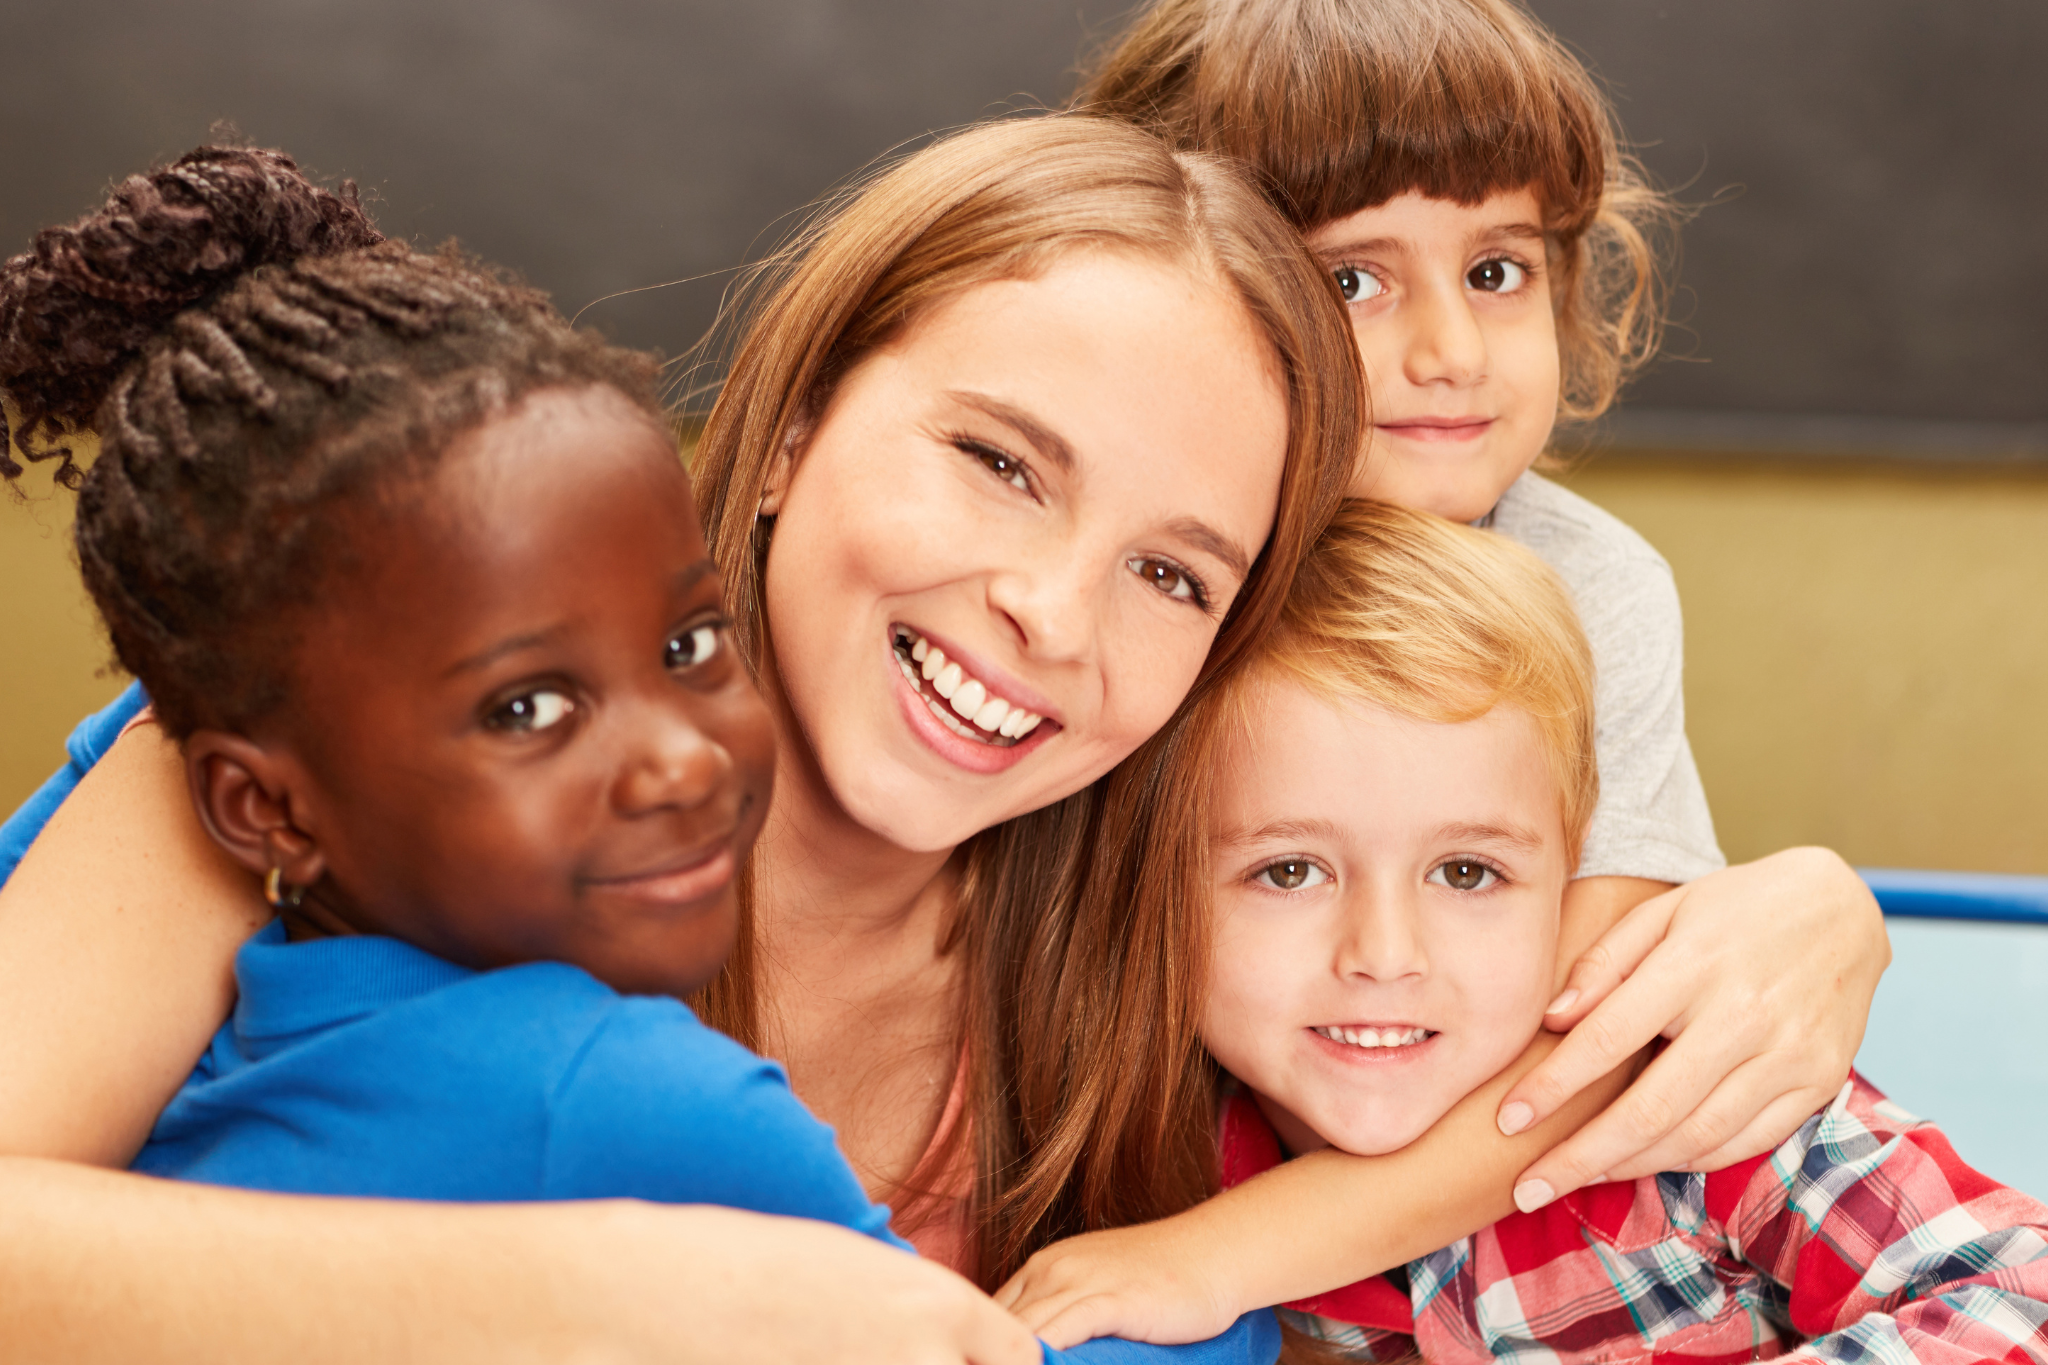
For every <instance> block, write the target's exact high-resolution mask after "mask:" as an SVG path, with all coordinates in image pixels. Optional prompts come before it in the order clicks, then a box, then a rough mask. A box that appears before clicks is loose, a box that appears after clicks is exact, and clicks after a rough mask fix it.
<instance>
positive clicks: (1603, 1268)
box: [1026, 502, 2048, 1365]
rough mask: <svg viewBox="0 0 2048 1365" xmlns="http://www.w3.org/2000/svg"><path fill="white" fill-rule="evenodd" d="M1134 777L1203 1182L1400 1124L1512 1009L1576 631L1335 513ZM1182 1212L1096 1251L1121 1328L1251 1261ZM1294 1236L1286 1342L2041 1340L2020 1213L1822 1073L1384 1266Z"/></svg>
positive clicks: (2021, 1203) (1579, 826)
mask: <svg viewBox="0 0 2048 1365" xmlns="http://www.w3.org/2000/svg"><path fill="white" fill-rule="evenodd" d="M1160 778H1161V788H1162V790H1163V791H1164V792H1167V793H1170V794H1172V795H1173V797H1174V800H1173V801H1172V803H1171V808H1170V809H1168V808H1162V810H1161V812H1160V813H1159V814H1158V816H1157V817H1156V818H1155V819H1154V820H1153V821H1152V823H1151V825H1150V827H1149V829H1148V830H1147V836H1148V844H1149V847H1148V852H1147V854H1146V857H1145V860H1144V861H1145V864H1146V872H1147V874H1148V875H1146V876H1144V877H1143V878H1142V879H1141V882H1140V889H1139V890H1138V891H1137V892H1136V893H1135V894H1136V895H1137V896H1139V897H1140V898H1143V897H1147V896H1153V895H1158V894H1162V893H1161V892H1160V891H1158V890H1155V888H1156V887H1159V886H1161V885H1162V884H1168V883H1173V882H1174V881H1175V878H1176V875H1177V874H1178V875H1179V876H1180V878H1181V879H1180V881H1179V883H1178V888H1177V890H1178V893H1179V894H1182V895H1183V897H1184V898H1185V899H1186V900H1188V901H1192V902H1194V903H1193V904H1190V905H1189V906H1188V907H1187V913H1186V914H1185V915H1184V916H1183V917H1182V921H1181V922H1182V925H1183V928H1182V933H1183V934H1184V936H1185V944H1184V953H1185V956H1186V957H1188V958H1189V959H1191V960H1192V961H1194V962H1197V963H1206V972H1205V973H1204V975H1205V976H1206V981H1205V985H1206V990H1205V992H1204V1004H1203V1008H1202V1012H1201V1016H1200V1020H1201V1022H1200V1033H1201V1040H1202V1043H1203V1045H1204V1046H1205V1047H1206V1048H1207V1051H1208V1054H1209V1056H1210V1057H1212V1058H1213V1059H1214V1062H1215V1065H1216V1068H1218V1070H1219V1071H1220V1079H1221V1080H1222V1081H1223V1084H1222V1086H1221V1088H1220V1091H1216V1090H1212V1091H1211V1093H1213V1094H1216V1095H1217V1097H1218V1099H1219V1100H1220V1105H1219V1107H1218V1109H1216V1110H1215V1111H1213V1112H1214V1113H1215V1115H1216V1122H1217V1129H1216V1131H1217V1133H1218V1137H1219V1144H1218V1146H1219V1163H1218V1164H1219V1167H1220V1170H1219V1175H1220V1183H1221V1184H1222V1185H1223V1186H1225V1187H1226V1188H1228V1187H1231V1186H1236V1185H1238V1184H1240V1183H1242V1182H1244V1181H1247V1180H1249V1179H1251V1178H1252V1177H1254V1176H1257V1175H1259V1174H1261V1173H1262V1172H1265V1171H1268V1170H1271V1169H1274V1168H1276V1167H1278V1166H1280V1165H1281V1164H1282V1163H1283V1162H1285V1161H1287V1160H1289V1159H1290V1158H1293V1157H1297V1156H1301V1155H1304V1154H1306V1153H1311V1152H1316V1151H1319V1150H1321V1149H1324V1148H1336V1149H1338V1150H1339V1151H1343V1152H1348V1153H1352V1154H1354V1155H1359V1156H1377V1155H1380V1154H1383V1153H1387V1152H1391V1151H1394V1150H1397V1149H1399V1148H1402V1147H1405V1146H1406V1145H1407V1144H1408V1143H1410V1142H1412V1141H1413V1140H1414V1139H1415V1138H1416V1137H1417V1136H1419V1135H1420V1134H1421V1133H1422V1132H1423V1131H1424V1130H1426V1129H1428V1128H1429V1127H1431V1126H1432V1125H1434V1124H1435V1123H1436V1122H1437V1121H1438V1120H1439V1119H1441V1118H1442V1117H1443V1115H1444V1114H1445V1113H1446V1112H1448V1111H1449V1110H1450V1109H1451V1108H1452V1107H1453V1106H1454V1105H1456V1104H1457V1103H1459V1102H1460V1101H1461V1100H1462V1099H1463V1098H1464V1097H1465V1096H1466V1095H1467V1094H1468V1093H1470V1092H1471V1091H1473V1090H1474V1089H1475V1088H1476V1087H1478V1086H1480V1085H1481V1084H1483V1083H1484V1082H1485V1081H1486V1080H1487V1079H1488V1078H1489V1077H1491V1076H1492V1075H1494V1074H1495V1073H1496V1072H1497V1071H1499V1070H1500V1069H1501V1068H1502V1067H1503V1066H1505V1065H1507V1064H1508V1063H1509V1062H1510V1061H1511V1060H1512V1059H1513V1058H1514V1057H1516V1056H1517V1055H1519V1054H1520V1052H1521V1051H1522V1050H1523V1049H1524V1048H1526V1047H1527V1046H1528V1044H1529V1041H1530V1039H1531V1038H1532V1037H1534V1036H1535V1034H1536V1033H1537V1032H1538V1030H1539V1029H1540V1028H1541V1026H1542V1021H1543V1015H1544V1003H1545V1001H1546V1000H1547V999H1548V998H1549V995H1550V993H1551V991H1552V989H1553V985H1552V979H1553V972H1554V969H1555V963H1556V958H1557V949H1558V931H1559V924H1560V909H1561V905H1562V901H1563V897H1564V891H1565V887H1566V885H1567V883H1568V881H1569V880H1570V878H1571V876H1572V872H1573V869H1574V865H1575V863H1576V862H1577V860H1578V858H1579V856H1580V853H1581V848H1582V845H1583V841H1584V839H1585V836H1586V832H1587V829H1588V827H1589V825H1590V823H1591V821H1592V818H1593V812H1594V809H1595V807H1596V805H1597V802H1598V799H1599V787H1600V778H1599V773H1598V770H1597V766H1596V763H1595V758H1594V725H1593V668H1592V657H1591V651H1590V650H1589V648H1588V646H1587V642H1586V639H1585V636H1584V633H1583V632H1582V631H1581V630H1580V628H1579V625H1578V623H1577V621H1576V619H1575V615H1574V612H1573V610H1572V605H1571V601H1570V599H1569V597H1568V595H1567V593H1566V591H1565V588H1564V586H1563V584H1562V583H1561V582H1560V581H1559V580H1558V578H1557V576H1556V575H1555V574H1553V573H1552V572H1551V571H1550V570H1549V569H1547V568H1546V567H1545V566H1544V565H1543V564H1542V563H1541V562H1540V561H1539V560H1538V559H1537V558H1536V557H1535V556H1534V555H1533V554H1531V553H1530V552H1529V551H1527V550H1526V549H1524V548H1522V547H1521V546H1519V545H1516V544H1514V543H1512V542H1511V541H1509V540H1507V539H1506V538H1504V537H1498V536H1490V535H1485V534H1482V533H1480V532H1478V531H1475V530H1472V529H1468V528H1466V527H1463V526H1459V525H1456V524H1455V523H1451V522H1446V521H1443V520H1441V519H1439V518H1436V517H1431V516H1427V515H1424V514H1421V513H1416V512H1410V511H1406V510H1404V509H1401V508H1397V507H1391V506H1387V505H1384V504H1374V503H1366V502H1358V503H1353V504H1351V505H1350V506H1349V507H1348V508H1347V509H1346V510H1345V511H1344V512H1342V513H1341V514H1340V515H1339V516H1338V518H1337V520H1336V522H1335V523H1334V524H1333V525H1332V527H1331V528H1330V529H1329V531H1328V532H1326V533H1325V535H1324V537H1323V539H1322V540H1321V542H1320V543H1319V544H1318V546H1317V548H1316V550H1315V552H1314V553H1313V554H1312V555H1311V557H1310V559H1309V560H1308V562H1307V563H1306V564H1305V565H1304V567H1303V569H1302V572H1301V575H1300V577H1299V578H1298V579H1297V580H1296V585H1295V591H1294V594H1293V596H1292V597H1291V598H1290V599H1289V603H1288V607H1287V611H1286V613H1285V614H1284V615H1283V617H1282V618H1281V621H1280V623H1279V625H1278V627H1277V628H1276V629H1275V630H1274V631H1273V632H1272V633H1271V634H1270V635H1269V636H1268V637H1267V638H1266V639H1265V640H1263V641H1262V642H1261V643H1260V645H1259V646H1258V648H1257V651H1256V653H1255V654H1254V656H1253V657H1252V658H1251V659H1250V660H1249V661H1248V663H1247V666H1246V667H1245V668H1244V669H1242V670H1241V671H1239V672H1238V673H1236V674H1234V675H1232V676H1231V677H1230V678H1229V679H1228V680H1227V681H1225V682H1223V683H1222V684H1221V685H1220V686H1219V687H1217V688H1216V689H1214V690H1211V691H1210V692H1208V693H1206V694H1204V695H1202V696H1201V697H1200V698H1199V699H1198V700H1197V701H1196V702H1195V703H1194V704H1193V706H1192V708H1191V711H1190V714H1189V717H1188V720H1187V725H1186V728H1185V730H1184V731H1183V733H1182V737H1181V742H1180V743H1179V744H1178V745H1177V746H1176V747H1175V750H1174V754H1173V756H1172V757H1171V758H1169V759H1167V760H1166V762H1165V764H1164V765H1163V767H1162V770H1161V773H1160ZM1164 894H1175V892H1166V893H1164ZM1176 955H1177V956H1178V955H1180V954H1176ZM1215 1074H1217V1073H1216V1072H1212V1075H1215ZM1181 1222H1183V1220H1181V1219H1173V1220H1168V1221H1167V1222H1166V1223H1163V1224H1159V1225H1155V1227H1154V1228H1152V1229H1150V1230H1148V1232H1149V1236H1148V1237H1145V1238H1141V1239H1133V1238H1125V1239H1124V1240H1123V1241H1122V1242H1121V1243H1120V1244H1119V1246H1120V1255H1121V1257H1122V1264H1116V1263H1115V1262H1114V1261H1111V1262H1104V1261H1102V1260H1100V1259H1098V1260H1097V1261H1096V1263H1095V1266H1094V1270H1095V1273H1096V1282H1095V1285H1094V1286H1093V1287H1094V1288H1095V1289H1098V1290H1110V1291H1112V1292H1113V1291H1114V1290H1115V1289H1116V1288H1118V1287H1120V1286H1124V1287H1127V1286H1128V1285H1131V1284H1137V1285H1140V1286H1142V1288H1141V1290H1140V1291H1139V1293H1138V1294H1137V1295H1136V1296H1135V1298H1130V1297H1127V1299H1126V1311H1127V1312H1129V1313H1130V1314H1131V1316H1130V1317H1127V1318H1125V1319H1124V1320H1123V1328H1124V1330H1126V1331H1131V1330H1134V1329H1137V1328H1138V1327H1139V1326H1140V1324H1141V1323H1142V1322H1143V1321H1144V1320H1145V1317H1146V1309H1145V1307H1144V1306H1143V1304H1142V1300H1143V1299H1144V1298H1146V1297H1147V1296H1149V1297H1151V1298H1154V1299H1158V1300H1166V1299H1171V1298H1173V1297H1175V1296H1177V1295H1178V1296H1188V1297H1194V1296H1201V1295H1206V1296H1208V1297H1210V1298H1212V1299H1214V1300H1216V1301H1218V1302H1220V1303H1222V1304H1230V1303H1232V1302H1234V1301H1235V1300H1239V1299H1244V1298H1245V1297H1246V1295H1247V1294H1248V1293H1250V1294H1253V1295H1255V1294H1256V1293H1257V1291H1256V1290H1249V1289H1248V1287H1249V1286H1251V1285H1253V1284H1255V1283H1268V1284H1269V1283H1270V1282H1271V1276H1272V1273H1273V1268H1272V1267H1271V1266H1269V1265H1253V1264H1250V1263H1248V1261H1247V1260H1246V1258H1245V1257H1244V1255H1243V1253H1242V1251H1241V1250H1240V1249H1239V1248H1238V1247H1236V1246H1234V1245H1231V1244H1229V1243H1228V1242H1227V1241H1219V1240H1210V1241H1209V1242H1208V1245H1207V1246H1206V1247H1202V1248H1191V1246H1190V1244H1189V1242H1190V1239H1188V1238H1185V1237H1182V1236H1179V1235H1177V1234H1178V1229H1177V1228H1176V1224H1179V1223H1181ZM1316 1231H1317V1230H1316V1229H1315V1228H1313V1227H1307V1228H1303V1229H1301V1233H1300V1242H1301V1245H1300V1248H1299V1250H1300V1260H1301V1264H1300V1266H1299V1267H1297V1269H1298V1272H1299V1281H1298V1282H1299V1284H1300V1286H1301V1287H1302V1289H1304V1290H1308V1289H1310V1288H1311V1287H1312V1288H1313V1290H1314V1292H1311V1293H1307V1294H1305V1295H1304V1297H1301V1298H1299V1299H1296V1300H1294V1301H1292V1302H1290V1303H1288V1304H1287V1305H1286V1306H1285V1309H1284V1310H1283V1312H1282V1314H1281V1317H1282V1321H1283V1323H1285V1324H1286V1325H1287V1326H1288V1327H1289V1328H1291V1329H1292V1331H1291V1339H1290V1343H1289V1345H1288V1347H1287V1353H1286V1354H1285V1355H1283V1357H1282V1358H1283V1359H1284V1360H1288V1361H1291V1362H1305V1361H1318V1360H1333V1359H1335V1360H1367V1361H1373V1360H1390V1359H1397V1358H1401V1357H1405V1356H1411V1355H1413V1354H1416V1353H1419V1354H1420V1355H1421V1356H1422V1357H1423V1358H1425V1359H1428V1360H1431V1361H1473V1362H1478V1361H1487V1360H1494V1359H1499V1358H1508V1359H1515V1360H1527V1361H1537V1360H1543V1361H1566V1360H1570V1361H1589V1362H1590V1361H1612V1360H1623V1359H1649V1358H1654V1359H1659V1360H1662V1359H1685V1360H1691V1361H1703V1362H1704V1361H1715V1362H1719V1361H1730V1362H1732V1361H1737V1360H1752V1359H1758V1358H1761V1357H1765V1356H1777V1355H1780V1354H1783V1353H1786V1352H1790V1351H1793V1350H1794V1349H1795V1348H1797V1353H1798V1355H1799V1356H1800V1357H1801V1358H1802V1359H1807V1360H1826V1361H1841V1362H1844V1363H1845V1365H1846V1362H1849V1361H1862V1360H1867V1359H1870V1358H1872V1357H1876V1358H1879V1359H1891V1360H1896V1359H1934V1358H1940V1359H1947V1358H1953V1359H1965V1358H1968V1359H1980V1360H2048V1208H2044V1207H2043V1206H2042V1205H2041V1204H2040V1203H2039V1202H2037V1201H2035V1200H2033V1199H2030V1198H2028V1197H2027V1196H2026V1195H2023V1194H2020V1193H2019V1192H2017V1191H2014V1190H2011V1189H2007V1188H2005V1187H2003V1186H2001V1185H1998V1184H1997V1183H1996V1182H1994V1181H1991V1180H1989V1179H1987V1178H1985V1177H1984V1176H1983V1175H1981V1174H1979V1173H1978V1172H1976V1171H1975V1170H1972V1169H1971V1168H1970V1167H1968V1166H1966V1165H1964V1164H1963V1163H1962V1162H1961V1161H1960V1160H1958V1159H1957V1157H1956V1155H1955V1152H1954V1151H1953V1150H1952V1149H1951V1148H1950V1146H1949V1144H1948V1142H1947V1140H1946V1139H1945V1138H1944V1137H1943V1136H1942V1135H1941V1134H1940V1132H1939V1131H1938V1130H1936V1129H1935V1128H1934V1127H1933V1125H1931V1124H1928V1123H1925V1122H1922V1121H1920V1120H1918V1119H1915V1118H1913V1117H1912V1116H1910V1115H1908V1114H1905V1113H1903V1112H1901V1111H1900V1110H1898V1109H1897V1108H1896V1107H1895V1106H1893V1105H1891V1104H1890V1103H1889V1102H1888V1101H1886V1100H1885V1098H1884V1097H1883V1096H1882V1095H1881V1094H1879V1093H1878V1092H1877V1091H1876V1090H1875V1089H1873V1088H1872V1087H1871V1086H1869V1085H1868V1084H1867V1083H1866V1082H1865V1081H1863V1079H1862V1078H1861V1077H1857V1076H1854V1075H1853V1074H1852V1076H1851V1077H1850V1080H1849V1082H1848V1084H1846V1085H1844V1086H1843V1087H1842V1088H1841V1090H1840V1091H1839V1092H1838V1093H1837V1094H1836V1095H1835V1097H1834V1099H1833V1102H1832V1103H1829V1104H1827V1105H1825V1106H1821V1107H1819V1112H1817V1113H1814V1114H1811V1115H1810V1116H1808V1117H1807V1118H1806V1120H1805V1122H1804V1123H1803V1124H1802V1125H1801V1126H1800V1127H1799V1130H1798V1131H1797V1132H1796V1133H1795V1134H1794V1135H1793V1136H1792V1137H1791V1138H1790V1139H1789V1140H1788V1141H1786V1142H1785V1143H1784V1144H1783V1145H1781V1146H1780V1147H1779V1148H1778V1149H1777V1150H1776V1151H1775V1152H1772V1153H1768V1154H1766V1155H1762V1156H1757V1157H1754V1158H1752V1159H1750V1160H1748V1161H1746V1162H1741V1163H1737V1164H1735V1165H1733V1166H1730V1167H1728V1168H1727V1169H1724V1170H1721V1171H1717V1172H1715V1173H1713V1174H1712V1175H1706V1174H1702V1173H1699V1172H1687V1171H1673V1172H1665V1173H1662V1174H1658V1175H1653V1176H1647V1177H1644V1178H1642V1179H1638V1180H1633V1181H1616V1182H1613V1183H1608V1184H1600V1185H1596V1186H1594V1187H1591V1188H1589V1189H1584V1190H1580V1191H1578V1192H1575V1193H1573V1194H1570V1195H1567V1196H1565V1197H1563V1198H1561V1199H1559V1200H1557V1201H1555V1202H1553V1203H1551V1204H1549V1205H1547V1206H1546V1207H1544V1208H1541V1209H1538V1210H1535V1211H1532V1212H1525V1213H1515V1214H1512V1215H1510V1216H1508V1217H1507V1218H1505V1219H1502V1220H1501V1221H1499V1222H1497V1223H1495V1224H1493V1225H1492V1226H1491V1227H1488V1228H1484V1229H1482V1230H1480V1231H1479V1232H1477V1233H1475V1234H1474V1235H1473V1236H1470V1237H1467V1238H1464V1239H1462V1240H1460V1241H1458V1242H1456V1243H1453V1244H1452V1245H1451V1246H1448V1247H1445V1248H1443V1249H1441V1250H1438V1251H1435V1252H1433V1253H1431V1254H1429V1255H1426V1256H1422V1257H1419V1258H1417V1259H1416V1260H1414V1261H1412V1262H1410V1263H1409V1264H1408V1265H1407V1266H1405V1267H1402V1268H1398V1269H1397V1270H1395V1271H1394V1272H1391V1273H1389V1274H1385V1275H1376V1276H1367V1277H1364V1278H1362V1279H1359V1280H1357V1281H1355V1282H1353V1283H1349V1284H1344V1283H1341V1282H1339V1281H1333V1280H1331V1279H1330V1278H1329V1277H1328V1275H1327V1273H1326V1269H1327V1261H1328V1259H1329V1258H1328V1257H1325V1256H1321V1255H1319V1254H1318V1252H1319V1248H1318V1247H1317V1246H1316V1245H1315V1240H1316V1238H1315V1234H1316ZM1191 1250H1192V1251H1194V1254H1193V1255H1192V1256H1191V1255H1190V1252H1191ZM1205 1262H1206V1263H1205ZM1333 1286H1334V1287H1333ZM1089 1290H1090V1286H1088V1285H1086V1284H1078V1283H1070V1284H1069V1285H1067V1286H1066V1287H1065V1291H1064V1292H1065V1295H1066V1305H1065V1306H1071V1305H1074V1304H1081V1303H1085V1298H1086V1296H1087V1294H1088V1293H1089ZM1051 1302H1052V1301H1051V1300H1048V1299H1045V1298H1040V1299H1037V1300H1035V1301H1034V1302H1033V1303H1032V1304H1030V1305H1026V1309H1027V1313H1026V1315H1027V1317H1030V1316H1032V1313H1031V1310H1032V1309H1034V1308H1035V1309H1039V1310H1042V1309H1044V1308H1045V1307H1046V1306H1048V1304H1049V1303H1051ZM1239 1306H1249V1305H1248V1303H1244V1304H1239ZM1084 1311H1085V1309H1084ZM1060 1317H1061V1314H1060V1313H1059V1311H1058V1307H1057V1306H1055V1312H1054V1314H1053V1324H1054V1325H1053V1326H1052V1327H1051V1330H1049V1332H1048V1335H1049V1336H1051V1337H1052V1338H1053V1339H1055V1340H1057V1339H1060V1337H1061V1333H1060V1331H1059V1330H1058V1324H1059V1321H1060Z"/></svg>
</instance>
